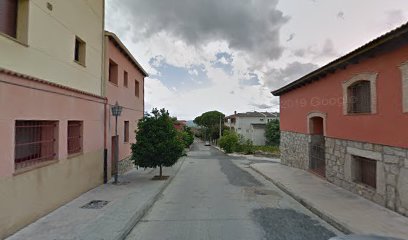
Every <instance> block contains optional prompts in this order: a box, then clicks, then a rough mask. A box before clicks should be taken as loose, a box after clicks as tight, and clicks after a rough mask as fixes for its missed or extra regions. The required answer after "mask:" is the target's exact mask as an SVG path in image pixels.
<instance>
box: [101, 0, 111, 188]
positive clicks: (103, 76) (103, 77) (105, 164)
mask: <svg viewBox="0 0 408 240" xmlns="http://www.w3.org/2000/svg"><path fill="white" fill-rule="evenodd" d="M102 6H103V13H102V61H101V70H102V74H101V94H102V96H104V97H105V102H104V114H103V147H104V149H103V183H107V182H108V146H107V117H108V113H109V109H108V98H107V97H106V49H107V45H106V37H105V1H103V3H102Z"/></svg>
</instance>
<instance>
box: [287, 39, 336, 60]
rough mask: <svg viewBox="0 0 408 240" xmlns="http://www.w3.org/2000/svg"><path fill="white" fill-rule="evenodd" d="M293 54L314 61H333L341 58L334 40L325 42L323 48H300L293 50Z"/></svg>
mask: <svg viewBox="0 0 408 240" xmlns="http://www.w3.org/2000/svg"><path fill="white" fill-rule="evenodd" d="M292 54H293V55H294V56H296V57H301V58H310V59H312V60H318V59H327V58H329V59H333V58H336V57H338V56H339V53H338V52H337V50H336V48H335V47H334V43H333V40H331V39H330V38H327V39H325V40H324V42H323V46H322V47H321V48H317V47H316V46H308V47H306V48H298V49H294V50H292Z"/></svg>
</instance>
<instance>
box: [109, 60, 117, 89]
mask: <svg viewBox="0 0 408 240" xmlns="http://www.w3.org/2000/svg"><path fill="white" fill-rule="evenodd" d="M109 82H111V83H113V84H115V85H118V64H116V63H115V62H114V61H112V60H109Z"/></svg>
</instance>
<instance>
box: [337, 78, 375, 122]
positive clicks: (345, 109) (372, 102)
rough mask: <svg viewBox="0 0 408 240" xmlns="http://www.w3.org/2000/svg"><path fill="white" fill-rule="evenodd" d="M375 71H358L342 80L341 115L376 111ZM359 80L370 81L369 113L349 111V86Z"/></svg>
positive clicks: (373, 112)
mask: <svg viewBox="0 0 408 240" xmlns="http://www.w3.org/2000/svg"><path fill="white" fill-rule="evenodd" d="M377 76H378V74H377V73H360V74H356V75H354V76H353V77H352V78H350V79H348V80H346V81H344V82H343V84H342V87H343V115H349V116H352V115H367V114H376V113H377ZM359 81H369V82H370V108H371V111H370V112H369V113H349V111H348V106H349V100H350V99H349V94H348V92H349V91H348V90H349V87H350V86H351V85H353V84H355V83H357V82H359Z"/></svg>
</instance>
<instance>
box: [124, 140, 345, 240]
mask: <svg viewBox="0 0 408 240" xmlns="http://www.w3.org/2000/svg"><path fill="white" fill-rule="evenodd" d="M249 163H250V162H249V161H248V160H246V159H244V158H239V157H229V156H227V155H225V154H224V153H222V152H220V151H218V150H216V149H215V148H213V147H206V146H204V144H203V143H202V142H201V143H200V142H196V143H194V145H193V150H192V151H191V152H189V154H188V157H187V158H186V160H185V161H184V164H183V166H182V168H181V169H180V171H179V173H178V174H177V176H176V177H175V178H174V179H173V181H172V182H171V183H170V185H169V186H168V187H167V189H166V190H165V191H164V192H163V195H162V196H161V198H160V199H159V200H158V201H157V202H156V203H155V204H154V206H153V207H152V209H151V210H150V211H149V212H148V213H147V214H146V216H145V217H144V218H143V219H142V220H141V221H140V222H139V223H138V224H137V225H136V226H135V228H134V229H133V230H132V231H131V233H130V234H129V236H128V237H127V239H138V240H139V239H140V240H159V239H171V240H173V239H174V240H184V239H185V240H195V239H203V240H205V239H231V240H238V239H245V240H248V239H271V240H281V239H282V240H283V239H285V240H297V239H299V240H300V239H302V240H308V239H310V240H326V239H329V238H330V237H332V236H335V235H339V234H341V233H340V232H338V231H337V230H336V229H334V228H333V227H331V226H330V225H328V224H327V223H325V222H324V221H323V220H321V219H319V218H318V217H317V216H316V215H314V214H313V213H311V212H310V211H308V210H307V209H306V208H304V207H303V206H302V205H300V204H299V203H297V202H296V201H295V200H293V199H292V198H291V197H289V196H288V195H286V194H285V193H284V192H282V191H280V190H279V189H278V188H277V187H275V186H274V185H273V184H272V183H270V182H268V181H267V180H265V179H264V178H263V177H262V176H260V175H259V174H257V173H256V172H254V171H253V170H251V169H250V168H249V167H248V165H249ZM275 164H278V163H275Z"/></svg>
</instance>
